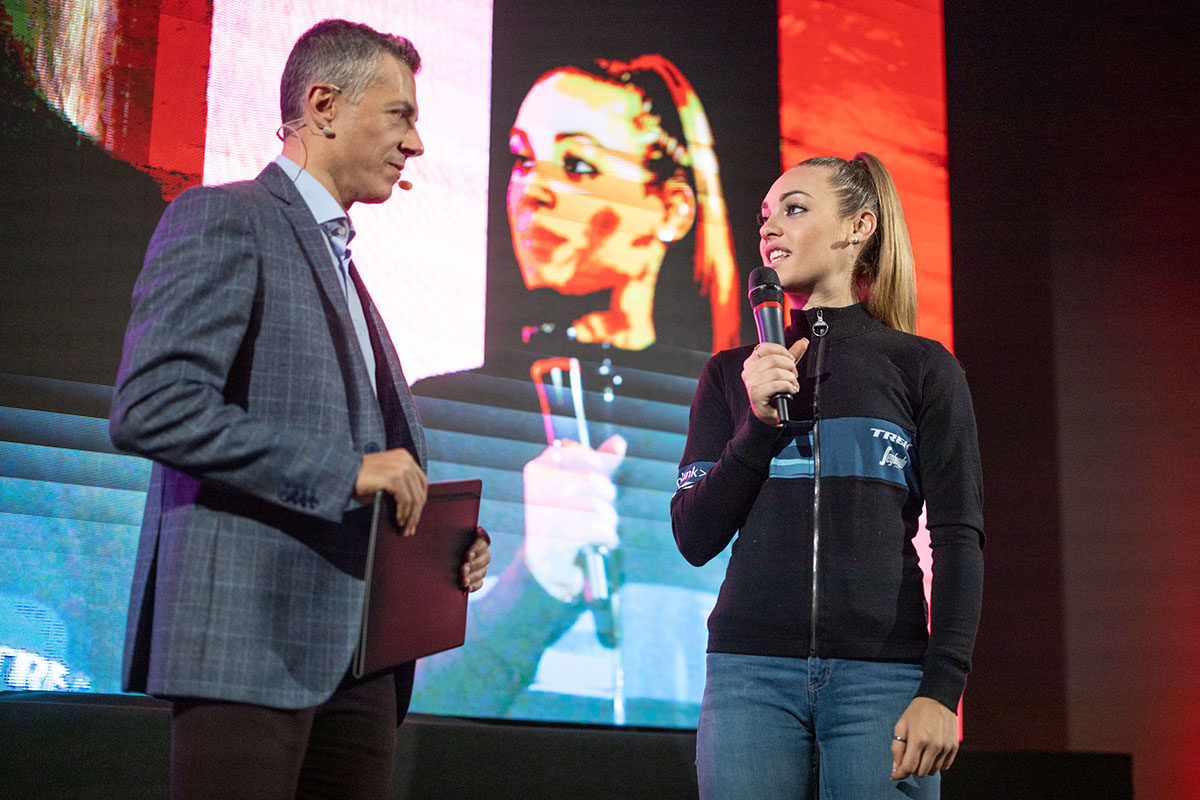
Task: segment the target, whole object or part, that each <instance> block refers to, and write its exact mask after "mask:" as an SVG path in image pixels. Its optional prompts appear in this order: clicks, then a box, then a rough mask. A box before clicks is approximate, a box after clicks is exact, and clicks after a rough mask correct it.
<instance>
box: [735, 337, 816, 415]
mask: <svg viewBox="0 0 1200 800" xmlns="http://www.w3.org/2000/svg"><path fill="white" fill-rule="evenodd" d="M806 350H808V339H800V340H798V341H797V342H795V343H794V344H793V345H792V346H791V347H790V348H787V349H784V347H783V345H781V344H774V343H772V342H762V343H760V344H758V345H757V346H755V348H754V351H753V352H752V353H750V355H749V356H748V357H747V358H746V360H745V361H743V362H742V383H744V384H745V385H746V394H747V396H749V398H750V408H752V409H753V410H754V416H756V417H758V418H759V419H761V420H762V421H763V422H765V423H767V424H768V425H778V424H779V412H777V411H776V410H775V404H774V403H772V402H771V398H772V397H774V396H775V395H777V394H787V395H792V394H795V393H796V392H798V391H800V381H799V373H797V372H796V362H797V361H799V360H800V358H801V357H802V356H803V355H804V352H805V351H806Z"/></svg>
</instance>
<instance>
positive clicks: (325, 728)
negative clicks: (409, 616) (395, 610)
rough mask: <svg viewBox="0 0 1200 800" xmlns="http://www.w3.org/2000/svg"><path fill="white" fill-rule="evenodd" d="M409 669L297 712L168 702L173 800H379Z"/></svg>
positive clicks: (354, 685) (346, 685) (348, 686)
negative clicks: (169, 710) (171, 707)
mask: <svg viewBox="0 0 1200 800" xmlns="http://www.w3.org/2000/svg"><path fill="white" fill-rule="evenodd" d="M412 670H413V665H412V664H411V663H410V664H406V665H404V666H403V667H401V668H400V669H399V670H397V671H396V672H395V673H393V672H386V673H382V674H379V675H375V676H368V677H367V678H365V679H363V680H354V679H352V678H346V679H345V680H343V681H342V683H341V685H340V686H338V688H337V690H336V691H335V692H334V693H333V696H332V697H330V698H329V699H328V700H326V701H325V702H324V703H322V704H321V705H319V706H317V707H316V708H304V709H299V710H294V711H293V710H283V709H277V708H266V707H263V706H255V705H248V704H246V703H231V702H223V701H217V700H204V699H194V698H175V699H174V707H173V709H172V715H171V798H172V800H293V798H306V799H307V798H313V799H314V800H316V798H321V799H322V800H336V799H339V798H345V799H346V800H351V798H353V800H386V799H387V796H388V791H389V789H390V786H391V778H392V759H393V757H394V753H395V749H396V726H397V725H398V724H399V723H400V721H401V720H402V719H403V718H404V711H405V710H406V709H407V708H408V699H409V696H410V694H411V692H412V674H413V671H412ZM398 699H399V700H400V701H401V702H399V703H398V702H397V700H398Z"/></svg>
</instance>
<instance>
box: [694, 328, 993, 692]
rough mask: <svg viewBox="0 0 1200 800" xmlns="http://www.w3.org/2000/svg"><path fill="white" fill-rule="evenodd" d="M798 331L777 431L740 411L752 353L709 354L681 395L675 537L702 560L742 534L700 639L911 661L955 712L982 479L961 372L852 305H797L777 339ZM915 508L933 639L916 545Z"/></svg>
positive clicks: (726, 645)
mask: <svg viewBox="0 0 1200 800" xmlns="http://www.w3.org/2000/svg"><path fill="white" fill-rule="evenodd" d="M803 337H807V338H808V339H809V347H808V351H807V352H806V353H805V355H804V357H803V358H802V359H801V360H800V363H799V364H798V369H799V373H800V391H799V393H798V394H797V395H796V396H795V397H794V398H792V399H791V401H790V403H789V409H788V410H789V415H790V417H791V420H792V421H791V422H789V423H787V424H786V426H784V427H771V426H769V425H766V424H765V423H763V422H762V421H761V420H759V419H758V418H757V417H756V416H754V413H753V411H752V410H751V409H750V401H749V398H748V397H747V395H746V388H745V385H744V384H743V383H742V378H741V371H742V362H743V361H745V359H746V357H747V356H748V355H749V354H750V351H751V348H750V347H740V348H735V349H733V350H725V351H723V352H720V353H717V354H716V355H714V356H713V357H712V358H711V359H710V360H709V361H708V364H707V365H706V366H705V368H704V371H703V373H702V375H701V377H700V383H699V386H698V387H697V390H696V397H695V399H694V400H693V402H692V409H691V418H690V422H689V424H688V436H687V445H686V446H685V448H684V454H683V458H682V460H681V462H680V468H679V482H678V489H677V491H676V493H675V495H674V497H673V498H672V499H671V523H672V527H673V529H674V532H675V541H676V544H677V545H678V546H679V550H680V552H681V553H683V555H684V557H685V558H686V559H687V560H688V561H689V562H691V563H692V564H695V565H697V566H699V565H702V564H704V563H706V562H707V561H709V560H710V559H711V558H713V557H714V556H716V555H717V554H718V553H720V552H721V551H722V550H724V549H725V546H726V545H728V544H729V542H730V540H731V539H733V537H734V534H735V533H736V534H737V539H736V540H735V541H734V542H733V551H732V553H731V555H730V559H729V566H728V568H727V570H726V573H725V581H724V583H723V584H722V586H721V593H720V596H719V598H718V599H717V605H716V608H714V610H713V612H712V615H711V616H710V617H709V620H708V628H709V644H708V650H709V652H713V653H744V654H751V655H767V656H791V657H807V656H809V655H813V656H818V657H822V658H844V659H860V660H871V661H902V662H909V663H920V664H922V666H923V678H922V682H921V687H920V689H919V690H918V692H917V694H918V695H919V696H926V697H932V698H934V699H936V700H938V701H939V702H941V703H943V704H944V705H946V706H947V707H949V708H951V709H954V708H956V707H957V705H958V699H959V697H960V696H961V694H962V689H963V685H964V683H965V681H966V675H967V672H968V671H969V670H970V659H971V649H972V647H973V645H974V641H975V632H976V629H977V628H978V625H979V608H980V598H981V594H982V586H983V554H982V548H983V539H984V536H983V513H982V478H981V475H980V466H979V448H978V442H977V438H976V433H975V415H974V412H973V410H972V408H971V397H970V393H969V392H968V389H967V382H966V379H965V377H964V375H963V371H962V368H961V367H960V366H959V364H958V362H957V361H956V360H955V359H954V357H953V356H952V355H951V354H950V353H949V352H948V351H947V350H946V349H945V348H944V347H942V345H940V344H939V343H937V342H935V341H933V340H931V339H924V338H921V337H919V336H914V335H912V334H907V333H902V332H900V331H896V330H893V329H891V328H888V327H886V326H885V325H883V324H882V323H880V322H879V321H877V320H876V319H874V318H873V317H871V316H870V315H869V314H868V313H867V311H866V308H865V307H864V306H863V305H862V304H858V305H853V306H849V307H846V308H817V309H808V310H807V311H804V312H793V314H792V324H791V325H790V326H789V327H788V329H787V330H786V332H785V342H786V344H787V345H788V346H790V345H791V344H792V343H793V342H795V341H796V340H797V339H799V338H803ZM923 505H927V508H928V510H927V513H928V518H927V527H928V528H929V532H930V539H931V544H932V549H933V589H932V605H933V615H932V631H931V632H930V631H928V630H927V628H926V625H927V620H928V619H929V618H928V615H927V609H926V605H925V595H924V590H923V575H922V572H921V569H920V566H919V564H918V561H917V553H916V550H915V548H914V547H913V536H914V535H915V534H916V532H917V529H918V526H919V523H920V515H921V509H922V506H923ZM814 564H815V565H816V569H815V572H814V568H813V567H814Z"/></svg>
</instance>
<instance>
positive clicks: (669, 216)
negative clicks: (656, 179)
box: [658, 178, 696, 243]
mask: <svg viewBox="0 0 1200 800" xmlns="http://www.w3.org/2000/svg"><path fill="white" fill-rule="evenodd" d="M662 199H663V206H664V210H665V213H664V215H663V224H662V227H660V228H659V229H658V238H659V240H660V241H663V242H667V243H670V242H677V241H679V240H680V239H682V238H683V237H684V236H685V235H686V234H687V232H688V231H689V230H691V229H692V223H694V222H695V221H696V193H695V192H693V191H692V187H691V186H690V185H689V184H688V182H687V181H685V180H683V179H682V178H670V179H668V180H667V182H666V184H665V185H664V186H663V190H662Z"/></svg>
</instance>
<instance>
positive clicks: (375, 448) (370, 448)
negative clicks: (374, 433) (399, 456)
mask: <svg viewBox="0 0 1200 800" xmlns="http://www.w3.org/2000/svg"><path fill="white" fill-rule="evenodd" d="M363 452H365V453H378V452H379V445H378V444H376V443H375V442H367V446H366V447H364V448H363Z"/></svg>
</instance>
